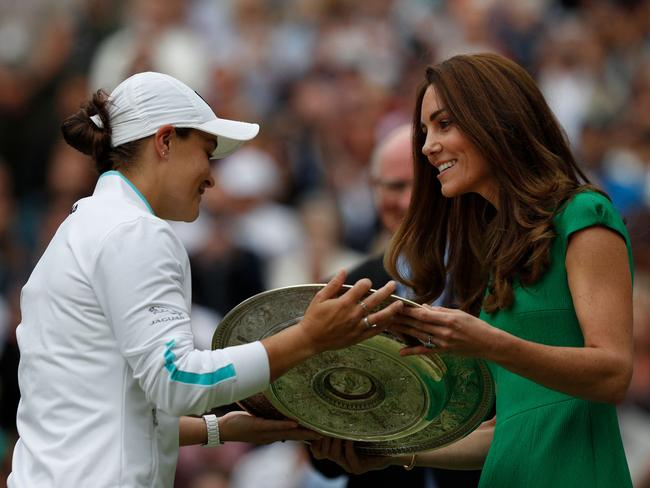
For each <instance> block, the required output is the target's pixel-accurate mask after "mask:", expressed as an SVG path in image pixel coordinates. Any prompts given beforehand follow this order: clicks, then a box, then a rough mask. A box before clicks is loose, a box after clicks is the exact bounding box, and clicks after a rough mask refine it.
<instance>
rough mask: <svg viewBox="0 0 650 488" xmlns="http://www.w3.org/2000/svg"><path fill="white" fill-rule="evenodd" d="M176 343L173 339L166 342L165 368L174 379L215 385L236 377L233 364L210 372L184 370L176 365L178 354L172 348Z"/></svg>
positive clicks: (196, 383) (190, 383) (200, 384)
mask: <svg viewBox="0 0 650 488" xmlns="http://www.w3.org/2000/svg"><path fill="white" fill-rule="evenodd" d="M175 345H176V340H175V339H173V340H171V341H169V342H167V343H166V344H165V346H167V348H166V349H165V369H167V371H169V377H170V379H171V380H172V381H178V382H179V383H187V384H189V385H199V386H214V385H216V384H217V383H220V382H221V381H224V380H227V379H228V378H234V377H235V375H236V374H237V373H236V372H235V367H234V366H233V365H232V364H228V365H227V366H223V367H221V368H219V369H216V370H214V371H212V372H210V373H192V372H189V371H182V370H180V369H178V366H176V363H175V361H176V355H175V354H174V353H173V352H172V348H173V347H174V346H175Z"/></svg>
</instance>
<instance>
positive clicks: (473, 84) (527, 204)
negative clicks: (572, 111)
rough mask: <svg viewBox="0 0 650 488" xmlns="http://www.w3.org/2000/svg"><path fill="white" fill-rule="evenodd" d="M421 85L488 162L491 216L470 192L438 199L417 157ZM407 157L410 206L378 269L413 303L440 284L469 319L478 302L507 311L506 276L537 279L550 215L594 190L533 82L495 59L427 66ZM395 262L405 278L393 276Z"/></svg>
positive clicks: (430, 170) (550, 231)
mask: <svg viewBox="0 0 650 488" xmlns="http://www.w3.org/2000/svg"><path fill="white" fill-rule="evenodd" d="M429 86H433V87H434V88H435V90H436V93H437V95H438V98H439V100H440V101H441V103H442V106H443V107H445V108H446V110H447V112H448V113H449V114H450V117H451V119H452V121H453V123H454V124H456V125H457V127H458V128H459V129H460V130H461V131H462V132H463V133H464V134H465V136H466V137H468V138H469V140H470V141H471V142H472V143H473V144H474V145H475V146H476V148H477V149H478V151H479V152H480V153H481V155H482V156H483V158H484V159H485V160H486V162H487V163H488V165H489V167H490V169H491V171H492V174H493V175H494V177H495V180H496V182H497V185H498V188H499V192H498V209H499V210H498V211H497V210H496V209H495V208H494V207H493V206H492V205H491V204H490V203H489V202H488V201H487V200H485V199H483V197H481V196H480V195H478V194H475V193H467V194H464V195H461V196H458V197H454V198H446V197H444V196H443V195H442V193H441V185H440V182H439V181H438V178H437V177H436V176H437V173H438V171H437V169H435V168H434V167H433V166H432V165H431V164H430V163H429V161H428V160H427V158H426V157H425V156H424V155H423V154H422V151H421V149H422V146H423V145H424V142H425V138H426V135H425V134H424V133H423V132H422V130H421V122H420V109H421V105H422V99H423V97H424V92H425V91H426V89H427V88H428V87H429ZM413 161H414V167H415V181H414V187H413V195H412V197H411V204H410V207H409V210H408V213H407V215H406V217H405V219H404V221H403V222H402V225H401V227H400V228H399V230H398V231H397V232H396V234H395V236H394V237H393V239H392V241H391V244H390V246H389V249H388V252H387V253H386V258H385V265H386V269H388V271H389V272H390V273H391V274H392V275H393V276H395V277H396V278H398V279H400V280H402V281H404V282H405V283H406V284H407V285H409V286H411V287H412V288H413V289H414V291H415V292H416V294H417V295H418V299H419V300H420V301H422V302H429V301H431V300H433V299H435V298H436V297H438V296H439V295H440V294H441V293H442V292H443V290H444V288H445V286H446V285H447V283H448V286H450V287H451V288H450V290H449V291H450V292H451V293H452V294H453V296H454V297H455V300H456V302H457V305H458V306H459V307H460V308H462V309H463V310H466V311H469V312H471V313H474V314H477V313H478V312H479V310H480V308H481V306H482V307H483V308H484V309H485V310H486V311H488V312H494V311H496V310H498V309H507V308H509V307H510V306H511V305H512V302H513V289H512V287H513V282H514V281H515V280H519V282H520V283H522V284H523V285H526V284H531V283H534V282H536V281H537V280H538V279H539V278H540V277H541V276H542V274H543V273H544V271H545V270H546V269H547V268H548V265H549V262H550V248H551V243H552V241H553V239H554V237H555V236H556V234H555V231H554V227H553V216H554V215H555V213H556V212H557V210H558V209H559V207H560V206H561V205H562V203H563V202H565V201H567V200H568V199H569V198H570V197H571V196H573V195H574V194H575V193H577V192H579V191H582V190H584V189H587V188H590V189H593V187H592V186H591V185H590V184H589V181H588V179H587V177H586V176H585V175H584V173H583V172H582V171H581V170H580V169H579V168H578V165H577V163H576V161H575V159H574V157H573V155H572V153H571V150H570V149H569V144H568V142H567V139H566V136H565V134H564V132H563V131H562V129H561V127H560V125H559V123H558V121H557V120H556V118H555V117H554V115H553V113H552V112H551V110H550V109H549V107H548V105H547V103H546V101H545V100H544V97H543V95H542V93H541V92H540V90H539V88H538V87H537V85H536V84H535V82H534V81H533V79H532V77H531V76H530V75H529V74H528V73H527V72H526V71H525V70H524V69H523V68H522V67H520V66H519V65H518V64H516V63H514V62H513V61H510V60H509V59H507V58H505V57H503V56H500V55H498V54H476V55H460V56H454V57H452V58H450V59H448V60H446V61H444V62H442V63H440V64H437V65H435V66H430V67H428V68H427V69H426V72H425V80H424V81H423V83H422V84H421V86H420V87H419V89H418V92H417V99H416V105H415V110H414V114H413ZM400 256H401V258H400ZM445 256H446V257H445ZM400 259H405V260H406V262H407V263H408V265H409V272H408V276H401V275H400V268H401V266H398V260H400ZM486 287H487V294H486Z"/></svg>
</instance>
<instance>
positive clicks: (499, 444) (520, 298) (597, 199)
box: [479, 192, 632, 488]
mask: <svg viewBox="0 0 650 488" xmlns="http://www.w3.org/2000/svg"><path fill="white" fill-rule="evenodd" d="M554 223H555V230H556V233H557V237H556V238H555V241H554V242H553V245H552V249H551V265H550V268H549V270H548V271H547V272H546V273H545V275H544V276H543V277H542V279H541V280H540V281H538V282H537V283H535V284H534V285H532V286H526V287H523V286H520V284H519V283H515V284H514V303H513V306H512V307H511V308H510V309H508V310H501V311H497V312H496V313H493V314H488V313H486V312H485V311H482V312H481V315H480V317H481V318H482V319H483V320H485V321H486V322H488V323H490V324H492V325H493V326H495V327H498V328H500V329H502V330H505V331H507V332H509V333H511V334H513V335H516V336H518V337H521V338H523V339H526V340H529V341H534V342H538V343H542V344H548V345H553V346H568V347H572V346H573V347H581V346H583V345H584V340H583V336H582V331H581V329H580V325H579V324H578V320H577V318H576V314H575V309H574V307H573V301H572V299H571V293H570V291H569V285H568V282H567V274H566V268H565V263H564V261H565V255H566V249H567V244H568V240H569V236H570V235H571V234H572V233H574V232H576V231H578V230H581V229H584V228H586V227H590V226H605V227H608V228H610V229H613V230H614V231H616V232H618V233H619V234H620V235H621V236H622V237H623V238H624V239H625V243H626V245H627V250H628V257H629V259H630V269H632V253H631V248H630V240H629V236H628V233H627V230H626V229H625V225H624V223H623V221H622V219H621V217H620V216H619V214H618V213H617V211H616V210H615V209H614V208H613V206H612V204H611V203H610V201H609V200H608V199H607V198H605V197H604V196H602V195H600V194H598V193H595V192H584V193H579V194H577V195H576V196H574V197H573V198H572V199H571V200H570V201H569V202H568V203H567V204H565V205H564V206H563V208H561V209H560V211H559V212H558V214H557V215H556V217H555V219H554ZM612 326H616V324H612ZM490 369H491V371H492V374H493V376H494V380H495V384H496V397H497V400H496V412H497V423H496V428H495V432H494V438H493V441H492V445H491V447H490V451H489V453H488V457H487V459H486V462H485V465H484V467H483V472H482V474H481V482H480V485H479V486H480V487H481V488H488V487H489V488H519V487H521V488H535V487H540V488H541V487H544V488H548V487H553V488H555V487H559V488H573V487H585V488H624V487H631V486H632V481H631V479H630V473H629V469H628V466H627V461H626V459H625V454H624V452H623V445H622V442H621V434H620V431H619V427H618V420H617V417H616V408H615V407H614V406H613V405H609V404H604V403H597V402H592V401H587V400H582V399H579V398H576V397H573V396H570V395H567V394H564V393H560V392H558V391H555V390H551V389H549V388H546V387H544V386H541V385H539V384H537V383H535V382H534V381H531V380H528V379H526V378H523V377H522V376H519V375H516V374H514V373H511V372H510V371H508V370H506V369H504V368H502V367H500V366H499V365H497V364H494V363H490Z"/></svg>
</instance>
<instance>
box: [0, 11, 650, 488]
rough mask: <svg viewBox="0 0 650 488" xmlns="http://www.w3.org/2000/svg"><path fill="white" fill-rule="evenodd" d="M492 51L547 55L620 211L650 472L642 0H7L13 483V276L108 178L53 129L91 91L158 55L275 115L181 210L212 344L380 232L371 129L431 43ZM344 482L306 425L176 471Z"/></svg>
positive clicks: (394, 110) (201, 336)
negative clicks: (240, 309) (187, 218)
mask: <svg viewBox="0 0 650 488" xmlns="http://www.w3.org/2000/svg"><path fill="white" fill-rule="evenodd" d="M482 51H494V52H500V53H502V54H506V55H508V56H510V57H512V58H513V59H515V60H516V61H517V62H519V63H520V64H522V65H523V66H525V67H526V68H527V69H528V70H529V71H530V72H531V73H532V74H533V75H534V77H535V78H536V79H537V80H538V82H539V84H540V86H541V88H542V90H543V92H544V94H545V95H546V97H547V99H548V101H549V103H550V105H551V107H552V109H553V110H554V112H555V113H556V115H557V117H558V119H559V120H560V122H561V123H562V125H563V127H564V128H565V130H566V133H567V136H568V138H569V140H570V141H571V144H572V146H573V148H574V150H575V152H576V154H577V155H578V159H579V161H580V162H581V164H582V165H583V168H584V169H585V170H586V171H587V173H588V174H589V176H590V178H592V179H593V181H594V182H596V183H597V184H598V185H600V186H601V187H602V188H603V189H605V191H607V192H608V194H609V195H610V196H611V197H612V199H613V201H614V203H615V205H616V206H617V207H618V208H619V210H620V211H621V212H622V213H623V214H624V215H625V217H626V219H627V223H628V225H629V228H630V232H631V235H632V240H633V246H634V253H635V261H636V278H635V322H634V327H635V331H634V333H635V351H636V356H635V357H636V359H635V361H636V364H635V372H634V377H633V380H632V386H631V388H630V391H629V395H628V399H627V400H626V402H625V403H624V404H623V405H621V407H620V420H621V428H622V433H623V437H624V443H625V447H626V453H627V455H628V461H629V464H630V469H631V471H632V476H633V479H634V480H635V486H638V487H648V486H650V1H649V0H618V1H613V0H611V1H606V0H582V1H581V0H573V1H572V0H565V1H561V0H517V1H508V0H453V1H452V0H448V1H444V0H372V1H356V0H0V376H1V378H0V381H1V382H0V462H1V463H2V464H0V483H1V481H2V480H4V478H5V476H6V474H7V472H8V471H9V469H10V457H11V451H12V447H13V442H14V441H15V437H16V435H17V434H16V431H15V409H16V405H17V402H18V398H19V391H18V386H17V380H16V368H17V362H18V350H17V346H16V340H15V328H16V326H17V324H18V323H19V322H20V312H19V298H20V289H21V287H22V286H23V284H24V282H25V281H26V278H27V277H28V275H29V273H30V271H31V268H32V267H33V266H34V264H35V263H36V261H37V260H38V258H39V256H40V254H41V252H42V251H43V249H44V247H45V246H46V245H47V243H48V242H49V240H50V238H51V237H52V235H53V232H55V230H56V228H57V226H58V225H59V224H60V222H61V221H62V220H63V219H65V217H66V216H67V214H68V212H69V209H70V207H71V206H72V204H73V203H74V202H75V201H76V200H77V199H79V198H81V197H83V196H86V195H88V194H90V193H91V192H92V190H93V188H94V184H95V181H96V178H97V175H96V174H95V173H94V172H93V166H92V164H91V162H90V161H89V160H88V158H87V157H85V156H83V155H82V154H80V153H77V152H75V151H74V150H73V149H71V148H69V147H68V146H67V145H66V144H65V143H63V142H62V139H61V135H60V132H59V125H60V122H61V121H62V119H63V118H65V117H66V116H68V115H70V114H72V113H73V112H75V111H76V110H77V108H78V106H79V104H80V103H81V102H82V101H83V100H84V99H86V98H87V97H88V95H89V94H90V93H91V92H93V91H95V90H97V89H99V88H103V89H105V90H107V91H108V92H110V91H111V90H112V89H113V88H114V87H115V86H116V85H117V84H118V83H119V82H120V81H121V80H122V79H124V78H125V77H126V76H128V75H129V74H131V73H134V72H138V71H144V70H153V71H161V72H166V73H169V74H171V75H173V76H175V77H177V78H179V79H181V80H183V81H185V82H186V83H188V84H189V85H190V86H192V87H193V88H195V89H196V90H197V91H198V92H199V93H200V94H201V95H202V96H203V98H204V99H206V100H207V101H208V102H209V103H210V104H211V105H212V107H213V108H214V109H215V111H216V113H217V114H219V115H221V116H223V117H228V118H233V119H239V120H245V121H251V122H258V123H260V125H261V132H260V135H259V136H258V137H257V138H256V139H255V140H254V141H253V142H252V143H249V144H247V145H246V146H245V147H244V149H242V150H240V151H238V152H236V153H235V154H234V155H232V156H230V157H229V158H227V159H224V160H222V161H219V162H216V163H215V165H214V169H213V171H214V175H215V179H216V187H215V188H214V189H213V190H211V191H209V192H207V193H206V195H205V196H204V201H203V205H204V208H203V210H202V214H201V217H200V218H199V219H198V220H197V221H196V222H194V223H191V224H186V223H175V224H173V225H174V228H175V229H176V230H177V232H178V233H179V235H180V236H181V238H182V240H183V241H184V243H185V245H186V247H187V250H188V253H189V255H190V258H191V263H192V274H193V297H194V302H195V304H194V309H193V317H194V324H193V327H195V334H196V341H197V347H202V348H209V347H210V340H211V336H212V334H213V332H214V328H215V327H216V325H217V324H218V322H219V320H220V318H221V317H223V316H224V315H225V314H226V313H227V312H228V311H229V310H230V309H231V308H232V307H233V306H235V305H236V304H238V303H239V302H241V301H242V300H244V299H245V298H247V297H249V296H251V295H253V294H255V293H258V292H261V291H263V290H266V289H270V288H275V287H280V286H286V285H291V284H300V283H314V282H322V281H323V279H324V278H325V277H327V276H329V275H330V274H331V273H333V271H335V270H337V269H339V268H341V267H346V268H349V267H352V266H354V265H355V264H357V263H359V262H360V261H361V260H363V259H364V258H365V257H367V256H368V255H369V254H372V253H374V252H377V251H379V250H380V249H381V246H382V245H383V243H384V242H385V235H383V234H384V233H383V232H382V228H381V225H380V223H379V222H380V220H379V219H378V216H377V210H376V208H375V204H374V202H373V191H372V185H371V183H370V178H369V162H370V159H371V155H372V152H373V148H374V146H375V145H376V144H377V142H378V141H381V140H382V138H383V137H385V135H386V134H387V133H388V132H389V131H390V130H392V129H393V128H395V127H397V126H399V125H400V124H403V123H404V122H408V121H409V120H410V118H411V114H412V110H413V103H414V94H415V87H416V86H417V85H418V84H419V83H420V81H421V79H422V78H423V71H424V67H425V66H426V65H427V64H430V63H433V62H436V61H440V60H442V59H445V58H447V57H449V56H451V55H453V54H459V53H468V52H482ZM98 462H101V461H100V460H98ZM260 476H263V480H264V481H263V482H261V481H260V478H259V477H260ZM343 483H344V480H332V481H329V482H326V481H324V480H322V479H319V478H318V476H317V475H316V474H315V473H314V472H313V471H312V470H311V469H310V468H309V462H308V458H307V457H306V455H305V451H304V449H303V447H302V446H300V445H294V444H291V443H285V444H277V445H274V446H266V447H258V448H253V447H252V446H249V445H246V444H237V443H235V444H230V445H226V446H222V447H221V448H218V449H203V450H202V449H201V448H183V449H181V454H180V459H179V466H178V476H177V480H176V486H177V487H178V488H216V487H233V488H245V487H252V486H266V487H274V486H277V487H278V488H280V487H282V488H291V487H296V488H298V487H303V486H305V487H319V486H323V487H324V486H343Z"/></svg>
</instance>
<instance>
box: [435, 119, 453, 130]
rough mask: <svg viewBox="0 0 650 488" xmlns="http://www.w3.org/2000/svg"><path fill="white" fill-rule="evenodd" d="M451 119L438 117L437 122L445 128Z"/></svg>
mask: <svg viewBox="0 0 650 488" xmlns="http://www.w3.org/2000/svg"><path fill="white" fill-rule="evenodd" d="M451 123H452V122H451V119H440V121H439V122H438V124H440V128H441V129H447V128H448V127H449V126H450V125H451Z"/></svg>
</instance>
